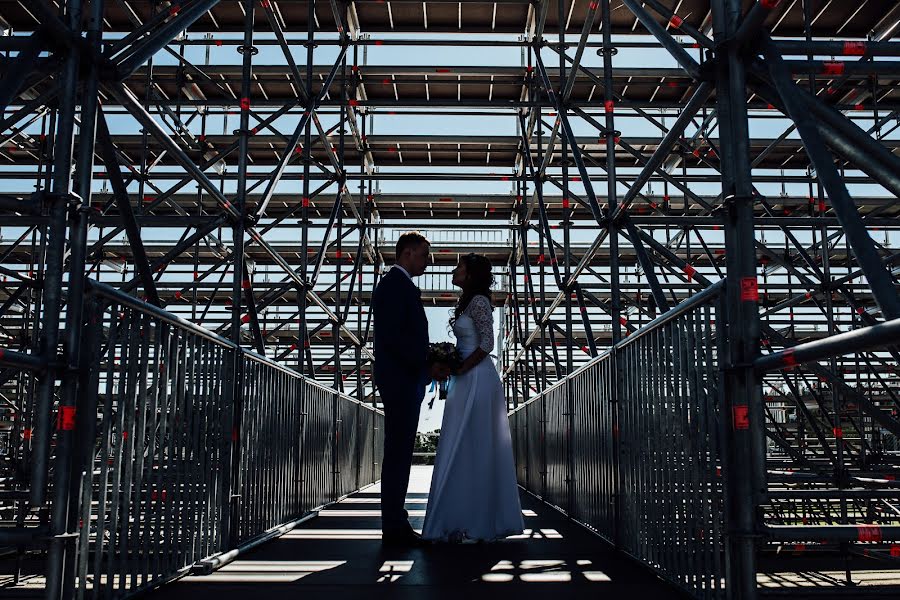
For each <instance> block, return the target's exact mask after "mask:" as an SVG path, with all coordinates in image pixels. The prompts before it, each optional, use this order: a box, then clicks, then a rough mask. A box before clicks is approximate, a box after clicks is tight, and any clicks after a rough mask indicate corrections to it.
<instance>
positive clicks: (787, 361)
mask: <svg viewBox="0 0 900 600" xmlns="http://www.w3.org/2000/svg"><path fill="white" fill-rule="evenodd" d="M781 360H782V361H784V366H786V367H796V366H797V357H796V356H794V349H793V348H788V349H787V350H785V351H784V355H783V356H782V357H781Z"/></svg>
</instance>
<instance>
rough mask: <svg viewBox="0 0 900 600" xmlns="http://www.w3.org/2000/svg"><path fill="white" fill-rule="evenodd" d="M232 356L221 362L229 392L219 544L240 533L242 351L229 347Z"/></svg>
mask: <svg viewBox="0 0 900 600" xmlns="http://www.w3.org/2000/svg"><path fill="white" fill-rule="evenodd" d="M231 352H232V359H231V360H230V361H228V362H226V363H225V368H226V372H225V389H226V390H228V391H227V392H226V393H227V394H228V395H229V398H228V407H229V410H228V412H227V414H226V417H225V427H224V428H223V431H224V432H225V452H224V453H223V459H224V460H223V461H222V462H223V464H222V501H223V503H224V506H223V507H222V513H221V514H222V516H221V519H222V522H221V525H220V526H221V543H222V544H223V546H224V547H223V548H221V550H227V549H229V548H235V547H237V545H238V544H239V542H240V534H241V527H240V526H241V505H242V503H241V496H242V492H243V477H242V469H241V451H242V445H241V437H242V436H241V426H242V421H243V411H244V409H243V404H244V369H243V362H244V361H243V360H242V358H243V351H242V350H241V349H240V347H236V348H234V349H233V350H232V351H231Z"/></svg>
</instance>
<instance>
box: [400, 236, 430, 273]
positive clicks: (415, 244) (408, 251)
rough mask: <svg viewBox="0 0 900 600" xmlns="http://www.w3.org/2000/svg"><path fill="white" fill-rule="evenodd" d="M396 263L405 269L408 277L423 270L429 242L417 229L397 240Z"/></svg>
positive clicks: (428, 254)
mask: <svg viewBox="0 0 900 600" xmlns="http://www.w3.org/2000/svg"><path fill="white" fill-rule="evenodd" d="M396 251H397V254H396V256H397V264H398V265H400V266H401V267H403V268H404V269H406V272H407V273H409V275H410V277H418V276H419V275H421V274H422V273H424V272H425V267H427V266H428V263H429V257H430V255H431V242H429V241H428V238H426V237H425V236H424V235H422V234H421V233H419V232H418V231H409V232H407V233H404V234H403V235H401V236H400V239H398V240H397V248H396Z"/></svg>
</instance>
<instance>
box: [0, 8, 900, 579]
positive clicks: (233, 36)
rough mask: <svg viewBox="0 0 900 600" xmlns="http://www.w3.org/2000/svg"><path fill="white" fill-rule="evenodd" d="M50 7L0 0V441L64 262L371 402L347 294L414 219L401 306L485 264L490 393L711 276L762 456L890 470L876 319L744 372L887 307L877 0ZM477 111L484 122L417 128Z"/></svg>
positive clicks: (52, 362) (387, 255)
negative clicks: (835, 340)
mask: <svg viewBox="0 0 900 600" xmlns="http://www.w3.org/2000/svg"><path fill="white" fill-rule="evenodd" d="M69 3H70V4H69V6H70V8H71V7H80V8H79V10H81V9H83V13H82V14H80V15H79V16H80V18H77V19H73V18H72V17H71V14H72V13H71V10H70V11H69V12H68V13H67V12H66V11H64V10H62V8H61V7H60V4H66V3H60V2H53V3H50V2H46V1H45V0H38V1H36V2H28V1H24V0H19V1H15V2H4V3H0V26H2V27H3V28H4V29H5V33H6V35H4V36H2V37H0V50H2V51H3V56H2V57H0V74H2V80H0V110H2V112H0V118H2V121H0V123H2V125H0V136H2V139H0V234H2V235H0V274H2V277H3V281H2V283H0V347H2V348H4V350H3V351H2V352H3V353H0V367H2V368H0V386H2V387H0V394H2V397H0V399H2V400H4V403H3V404H0V421H5V422H7V423H9V424H10V425H9V426H8V427H7V429H6V430H8V431H10V438H9V439H11V440H12V439H14V438H15V440H14V441H12V442H9V445H10V447H11V448H13V450H11V451H10V454H11V455H16V456H19V455H22V456H24V455H25V454H27V453H25V449H26V448H27V447H30V446H29V444H27V443H25V442H23V441H21V439H20V438H21V436H22V435H23V433H22V432H23V431H24V430H27V431H28V432H29V433H28V435H29V438H28V439H29V440H30V439H31V437H30V436H31V432H32V426H34V427H35V432H38V433H36V438H35V439H36V441H35V444H36V445H37V444H38V443H40V444H45V445H47V444H49V439H50V433H47V432H43V433H40V430H39V428H37V426H35V425H34V423H27V424H26V423H24V422H23V420H22V419H19V420H14V419H12V418H6V419H4V418H3V415H10V414H16V413H19V414H22V413H25V414H32V413H36V412H40V411H45V412H46V411H49V410H50V408H51V407H53V406H56V404H55V403H56V402H62V403H63V404H64V403H65V397H66V396H65V394H63V393H60V394H57V392H56V391H55V389H56V388H54V385H56V383H57V382H58V381H59V382H61V383H60V389H63V390H68V389H70V387H71V386H70V385H69V384H72V385H75V384H73V383H72V382H71V381H69V380H67V379H66V377H69V378H72V377H75V376H74V375H72V374H68V375H67V374H66V373H68V372H67V371H65V369H64V368H63V367H62V366H61V365H63V364H64V363H63V362H60V360H57V358H58V357H57V353H58V352H59V353H61V355H62V356H63V357H64V358H66V359H67V360H70V361H71V360H74V358H73V355H72V349H73V348H78V347H79V345H80V337H79V336H80V333H79V332H80V320H81V315H82V310H83V309H82V306H81V300H80V297H81V291H82V289H81V287H80V285H79V284H78V283H77V282H79V281H81V280H82V279H83V277H82V275H83V274H87V275H88V278H89V279H90V280H99V281H101V282H103V283H105V284H109V285H111V286H113V287H115V288H118V289H119V290H121V291H124V292H126V293H128V294H132V295H134V296H136V297H138V298H140V299H141V300H142V301H145V302H148V303H149V304H151V305H155V306H158V307H162V308H165V309H166V310H167V311H170V312H171V313H173V314H175V315H177V316H179V317H182V318H184V319H187V320H189V321H191V322H193V323H196V324H198V325H200V326H202V327H205V328H207V329H209V330H211V331H213V332H215V333H218V334H220V335H221V336H223V337H226V338H228V339H230V340H232V341H233V342H234V343H237V344H239V345H243V346H245V347H248V348H253V349H254V350H255V351H256V352H258V353H260V354H263V355H265V356H266V357H268V358H272V359H275V360H277V361H278V362H280V363H281V364H282V365H287V366H289V367H291V368H293V369H296V370H297V371H299V372H301V373H303V374H305V375H307V376H308V377H310V378H314V379H318V380H320V381H321V382H324V383H327V384H329V385H331V386H333V387H334V388H336V389H338V390H340V391H342V392H345V393H347V394H350V395H353V396H354V397H356V398H357V399H358V400H359V401H361V402H364V403H368V404H373V405H375V404H377V403H378V400H379V399H378V397H377V391H376V390H375V389H374V386H373V384H372V381H371V371H372V369H371V358H372V357H371V351H370V344H369V341H370V339H371V329H372V328H371V322H370V313H369V310H368V309H369V304H370V300H371V295H372V294H371V293H372V290H373V289H374V287H375V285H377V282H378V281H379V278H380V276H381V275H382V274H383V271H384V268H385V267H386V266H388V265H390V264H392V262H393V258H394V257H393V246H394V241H395V240H396V237H397V235H398V234H399V233H400V232H401V231H403V230H405V229H412V228H419V229H422V230H424V231H426V232H427V234H428V235H429V236H430V237H431V239H432V253H433V260H434V264H433V266H432V267H431V269H430V273H429V275H427V276H426V277H423V279H422V282H421V287H422V289H423V300H425V301H426V303H427V304H428V305H430V306H435V307H443V308H445V309H446V308H448V307H450V306H452V305H453V304H454V303H455V301H456V295H455V293H454V289H453V288H452V286H451V285H450V278H449V271H450V270H451V269H452V268H453V266H455V265H456V263H457V261H458V260H459V257H460V256H461V255H462V254H464V253H467V252H478V253H482V254H485V255H487V256H489V257H490V259H491V261H492V262H493V264H494V265H495V267H496V269H497V271H498V273H499V274H500V277H499V278H498V279H499V283H500V285H499V289H498V294H497V300H498V304H499V305H501V306H502V311H498V313H497V314H498V319H499V320H500V321H501V323H500V330H499V340H500V341H501V348H500V350H501V355H502V356H501V360H500V368H501V371H502V373H503V379H504V384H505V386H506V391H507V396H508V399H509V402H510V405H511V408H515V407H518V406H519V405H521V404H523V403H525V402H527V401H528V400H529V398H532V399H533V397H535V396H536V395H538V394H544V393H549V392H548V390H552V389H555V388H553V386H554V385H555V384H557V383H558V382H560V381H562V380H564V379H565V380H566V381H570V377H571V376H572V374H573V373H575V372H576V371H577V370H578V369H579V368H581V367H582V366H583V365H585V364H588V363H591V364H596V361H597V359H598V358H599V357H600V356H601V355H603V354H604V352H605V351H608V349H610V348H613V347H617V345H618V344H621V343H622V342H623V340H625V339H626V338H627V337H628V336H630V335H632V334H635V333H638V332H639V331H640V330H641V328H642V327H643V326H645V325H647V324H648V323H654V322H656V321H655V319H658V318H660V316H661V315H663V314H664V313H666V311H667V310H668V309H670V308H671V307H674V306H676V305H678V304H679V303H680V302H682V301H684V300H685V299H687V298H691V297H694V295H695V294H697V293H700V292H702V290H708V289H709V288H710V287H711V286H713V285H714V284H715V282H717V281H719V280H723V279H726V280H727V281H728V282H729V286H731V287H729V290H728V291H727V294H726V295H727V298H728V302H729V312H728V313H727V314H728V316H727V318H724V317H723V318H724V319H725V320H724V321H723V322H722V323H721V325H722V327H723V328H724V327H726V326H727V328H728V329H727V333H726V334H721V335H723V336H725V338H727V340H726V341H727V345H728V356H729V357H730V360H732V363H731V366H729V367H728V368H726V367H725V366H724V363H723V366H722V369H723V375H722V377H723V380H724V381H725V382H726V384H725V385H726V387H727V389H728V390H729V398H732V397H733V399H734V400H733V401H734V402H735V404H736V406H737V407H738V408H740V407H744V408H746V407H747V406H753V407H756V408H754V409H753V410H757V409H758V410H759V415H758V416H761V417H762V418H761V419H760V420H761V421H765V423H766V424H767V428H766V430H765V431H762V429H760V430H759V431H754V432H753V434H754V435H759V438H760V440H763V439H764V438H763V436H768V442H763V443H768V449H769V459H770V460H769V463H768V465H769V467H771V469H770V470H777V468H782V467H784V465H789V467H785V468H797V469H805V470H806V471H810V472H812V471H814V472H816V473H817V474H819V475H821V474H822V473H824V472H826V471H828V472H829V473H833V474H836V475H834V477H835V478H836V480H839V481H840V486H844V485H845V483H846V481H845V480H844V479H842V478H844V477H845V474H846V470H848V469H856V471H855V473H856V475H858V476H859V477H868V476H869V475H872V474H873V471H879V473H881V474H885V473H888V474H890V475H891V476H894V474H897V475H900V456H898V455H897V454H896V451H897V450H898V447H897V436H898V434H900V419H898V418H897V412H898V410H900V397H898V395H900V394H898V390H900V370H898V366H897V365H898V357H900V350H898V348H897V347H896V346H890V345H888V346H887V347H884V348H880V349H877V350H871V351H868V350H867V351H865V352H863V351H859V352H855V353H851V354H847V355H846V356H837V357H833V358H829V360H828V362H827V365H825V366H824V367H823V366H821V365H819V366H817V367H815V368H810V370H809V371H805V372H800V371H799V370H798V371H795V372H793V375H792V376H786V375H784V374H783V373H782V372H775V373H765V374H764V373H756V372H755V371H754V372H752V373H751V371H753V369H752V364H753V361H754V360H757V359H759V356H760V355H761V354H763V355H768V353H770V352H771V353H775V355H777V356H781V355H779V354H777V353H778V351H786V350H789V349H790V348H792V347H794V346H795V345H796V344H802V343H805V342H811V341H815V340H826V341H827V339H826V338H831V337H832V336H834V335H837V334H840V333H841V332H848V331H849V332H852V331H857V330H858V331H861V332H868V331H870V329H869V328H870V327H871V326H874V325H878V324H882V323H885V322H891V321H895V320H896V319H897V318H898V317H900V314H898V310H900V300H898V299H897V290H898V289H900V284H898V281H900V252H898V251H897V248H896V245H897V243H898V242H900V156H898V153H900V85H898V83H900V61H898V60H895V59H896V57H898V56H900V42H897V41H895V40H896V38H897V36H898V35H900V5H898V4H897V3H896V2H894V1H888V0H863V1H860V2H833V1H817V0H809V1H803V0H791V1H783V2H778V1H772V0H768V1H756V0H745V1H743V2H737V1H734V0H721V1H714V2H710V1H701V0H665V1H663V0H652V1H647V2H636V1H633V0H623V1H621V2H619V1H614V2H609V1H608V0H601V1H586V0H572V1H565V2H562V3H560V2H557V1H548V0H542V1H531V0H528V1H517V0H508V1H498V2H481V1H471V2H444V1H437V2H431V1H429V2H421V1H420V2H412V1H409V2H407V1H396V0H395V1H390V2H384V1H374V0H373V1H365V0H357V1H352V2H346V1H336V0H332V1H320V2H312V3H310V2H305V1H304V2H301V1H293V0H241V1H235V0H229V1H224V0H223V1H221V2H216V1H213V0H191V1H185V2H179V1H177V0H176V1H168V2H167V1H162V2H157V1H137V0H105V1H103V2H101V1H99V0H93V1H92V2H86V3H85V6H84V7H81V2H76V1H74V0H69ZM98 7H99V8H98ZM92 11H93V12H92ZM726 13H727V14H729V15H731V16H732V17H735V23H737V22H740V23H741V27H740V28H739V29H736V30H735V31H730V33H729V34H728V35H727V36H726V35H725V34H724V33H723V31H724V29H723V26H722V25H721V24H719V23H718V22H717V19H718V18H722V19H724V18H725V17H719V16H718V15H721V14H726ZM738 17H740V19H742V20H739V19H738ZM70 21H71V22H70ZM73 30H74V31H75V32H76V33H74V34H73ZM462 48H466V49H475V51H477V52H480V53H483V55H484V56H485V60H484V61H483V62H479V64H478V65H477V66H471V65H469V66H464V65H463V64H461V63H463V62H465V61H462V60H458V59H457V55H455V54H454V52H455V51H456V52H458V51H459V50H460V49H462ZM384 49H393V50H399V51H402V52H404V53H406V54H405V55H404V54H398V53H394V54H391V57H392V58H393V57H395V56H404V57H405V58H408V62H407V63H405V64H404V63H397V62H393V61H390V62H386V63H385V64H379V63H376V61H375V60H370V57H375V55H376V53H377V52H379V51H381V50H384ZM501 51H511V52H512V55H513V56H515V57H516V58H517V59H518V58H520V59H521V60H516V61H513V62H516V64H509V61H507V62H506V63H503V62H502V61H501V60H500V59H498V58H496V57H497V56H499V55H500V53H501ZM416 52H421V56H425V57H427V59H428V60H431V58H432V57H433V58H434V59H435V60H434V62H433V63H431V64H427V65H422V64H416V63H420V62H422V60H421V56H416V55H415V54H416ZM226 54H227V55H228V57H229V58H223V57H225V56H226ZM73 55H74V56H75V58H72V57H73ZM210 57H212V58H210ZM634 57H644V61H643V62H641V63H640V64H637V65H636V64H633V63H635V62H636V60H635V58H634ZM626 59H627V60H626ZM469 62H472V61H471V60H470V61H469ZM647 63H650V64H647ZM657 63H658V64H657ZM98 102H99V105H98ZM95 115H98V116H97V117H96V119H95ZM475 118H490V119H496V122H498V123H501V124H502V125H498V127H497V131H493V130H487V129H490V128H487V127H486V130H485V131H480V132H477V133H474V134H473V133H472V132H453V133H447V129H446V128H439V127H437V126H435V124H436V123H438V122H439V121H442V120H446V121H447V122H450V121H453V120H460V121H463V120H467V119H475ZM95 122H96V125H95ZM610 149H613V150H612V151H610ZM751 280H752V281H751ZM72 282H75V283H72ZM736 282H741V284H742V285H743V284H744V282H746V285H747V287H746V290H745V295H744V296H741V295H740V291H739V290H738V287H737V283H736ZM735 290H738V291H735ZM757 290H758V293H757ZM748 298H749V300H748ZM73 299H75V300H74V305H73V303H72V302H73ZM73 311H74V312H73ZM442 312H443V311H442ZM73 315H74V317H73ZM713 324H714V323H711V324H710V326H711V327H712V325H713ZM716 331H719V330H716ZM866 335H868V334H866ZM721 339H722V338H720V341H721ZM723 352H724V350H723ZM4 353H5V354H4ZM4 356H5V358H4ZM74 356H75V357H77V352H75V353H74ZM36 357H37V358H36ZM48 357H49V358H48ZM41 361H43V362H41ZM816 364H817V363H816ZM823 364H824V363H823ZM23 365H24V366H23ZM826 367H827V368H826ZM32 371H34V373H32ZM48 382H49V383H48ZM67 386H69V387H67ZM75 388H77V385H76V386H75ZM75 388H72V389H75ZM66 393H68V392H66ZM58 395H59V396H61V397H62V398H63V400H58V399H57V396H58ZM826 399H827V402H826ZM832 400H833V401H834V404H832ZM727 402H729V403H730V402H732V400H731V399H729V400H728V401H727ZM850 405H852V406H853V409H850V408H848V406H850ZM727 406H728V407H730V406H731V405H730V404H727ZM41 414H43V413H41ZM46 414H50V413H49V412H46ZM29 418H32V417H29ZM842 423H843V425H842ZM845 429H846V431H847V432H849V431H851V429H852V430H853V431H854V436H853V441H852V442H851V441H847V442H843V441H839V440H843V439H844V437H843V436H844V433H843V432H844V430H845ZM3 431H4V430H0V433H2V432H3ZM813 432H814V433H813ZM736 435H737V436H738V437H737V439H739V440H744V441H739V442H736V443H737V445H738V446H740V444H745V446H741V447H742V448H743V451H745V452H746V453H745V454H743V455H741V456H743V457H744V458H747V456H748V455H749V454H747V453H749V452H750V451H749V450H747V448H749V445H750V443H751V442H747V441H746V439H745V438H743V437H740V436H742V435H744V432H738V433H737V434H736ZM746 435H751V434H750V433H747V434H746ZM16 436H19V437H18V438H17V437H16ZM848 437H849V434H848ZM845 443H846V444H847V446H846V448H844V449H843V450H842V453H841V458H840V459H838V458H835V456H834V454H833V453H832V450H831V448H832V447H833V446H840V445H842V444H845ZM48 447H49V446H48ZM842 447H843V446H842ZM888 450H891V451H893V452H894V454H890V453H888V452H887V451H888ZM48 452H49V451H48V450H46V448H45V451H44V455H43V457H42V458H40V457H39V458H38V459H35V460H34V462H33V463H31V464H30V467H29V468H31V469H32V472H33V473H43V475H41V477H44V480H43V481H46V473H47V470H46V466H47V461H48V458H47V456H48ZM845 454H846V457H844V455H845ZM873 455H877V456H878V457H879V460H880V461H881V462H877V464H876V466H874V467H872V468H871V469H870V467H871V463H872V461H873V460H874V459H872V456H873ZM731 458H732V459H733V458H734V457H731ZM756 458H759V457H758V456H756ZM826 459H827V460H826ZM748 460H749V459H748ZM754 460H755V459H754ZM41 461H43V462H41ZM757 462H759V461H757ZM762 462H765V461H762ZM35 465H36V466H35ZM811 465H812V466H811ZM822 465H825V466H822ZM757 466H759V465H757ZM764 466H765V465H763V466H762V467H760V469H761V470H762V469H763V468H764ZM779 473H781V471H779ZM875 475H878V473H875ZM754 476H755V475H754ZM879 476H880V475H879ZM761 478H762V476H759V477H758V478H757V479H756V480H754V481H755V483H756V484H757V485H759V486H760V487H761V488H762V489H763V491H765V482H762V483H760V481H759V479H761ZM751 479H752V478H751ZM41 481H42V480H40V479H38V482H41ZM771 481H772V482H776V483H780V482H778V481H777V477H773V479H772V480H771ZM879 481H881V480H879ZM884 481H888V480H887V479H884ZM747 485H748V486H750V485H751V484H747ZM835 485H837V484H835ZM892 486H893V484H891V485H887V486H886V487H888V488H890V487H892ZM741 489H742V491H743V492H746V495H747V496H748V497H750V496H752V495H753V494H754V493H756V492H753V491H752V490H750V491H748V490H747V489H744V488H741ZM841 489H843V487H842V488H841ZM842 502H844V503H846V498H844V499H843V500H842ZM742 506H743V505H742ZM755 506H756V508H760V506H761V503H757V504H756V505H755ZM797 506H800V503H799V501H798V503H797V504H796V505H795V506H794V508H796V507H797ZM744 508H746V506H744ZM770 508H771V507H770ZM844 508H846V507H844ZM804 510H805V509H804ZM817 510H819V512H818V513H816V514H817V518H820V519H821V520H822V521H823V522H829V523H830V522H831V521H829V519H832V520H834V519H836V517H834V515H835V514H836V512H840V511H839V510H837V509H835V507H834V505H825V506H820V507H819V508H818V509H817ZM760 511H762V509H761V508H760ZM797 511H800V509H797ZM762 512H764V511H762ZM812 512H816V511H812ZM895 512H896V511H895ZM776 513H777V511H776V510H775V509H771V510H770V511H769V512H768V513H766V515H767V518H770V517H771V518H772V519H775V517H773V516H772V515H775V514H776ZM798 514H799V512H798ZM823 515H824V516H823ZM779 518H780V517H779ZM841 518H843V519H844V520H843V521H841V522H842V523H846V521H847V519H846V518H845V516H842V517H841ZM894 520H895V521H896V518H894ZM744 533H746V532H744ZM741 535H743V534H741ZM751 537H752V536H750V535H749V534H747V535H746V536H745V537H743V538H742V539H741V540H740V543H743V544H750V545H752V541H751V540H750V538H751ZM745 547H746V546H745ZM843 550H847V548H843ZM879 550H880V551H883V550H884V548H879ZM751 570H752V569H751Z"/></svg>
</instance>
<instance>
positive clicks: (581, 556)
mask: <svg viewBox="0 0 900 600" xmlns="http://www.w3.org/2000/svg"><path fill="white" fill-rule="evenodd" d="M430 480H431V467H414V468H413V477H412V481H411V482H410V493H409V495H408V496H407V509H408V510H410V515H411V517H412V521H413V526H414V527H417V528H419V529H421V526H422V521H423V519H424V515H425V503H426V499H427V496H428V486H429V482H430ZM522 509H523V511H524V513H525V527H526V528H527V530H526V532H525V534H524V535H522V536H520V537H519V538H513V539H510V540H507V541H506V542H502V543H498V544H483V545H464V546H449V545H440V546H429V547H426V548H416V549H410V550H403V549H400V550H382V548H381V541H380V530H379V489H378V486H377V485H376V486H373V487H370V488H368V489H366V490H364V491H362V492H358V493H356V494H353V495H352V496H350V497H349V498H346V499H345V500H343V501H342V502H341V503H339V504H337V505H335V506H332V507H330V508H329V509H327V510H324V511H322V512H321V513H320V514H319V516H318V517H316V518H314V519H312V520H310V521H307V522H306V523H304V524H303V525H301V526H300V527H298V528H297V529H295V530H293V531H292V532H290V533H288V534H286V535H284V536H282V537H281V538H279V539H277V540H274V541H272V542H270V543H268V544H265V545H263V546H261V547H260V548H258V549H256V550H255V551H253V552H251V553H248V554H247V555H246V556H244V557H241V558H240V560H237V561H235V562H233V563H231V564H230V565H227V566H225V567H224V568H222V569H221V570H219V571H217V572H215V573H213V574H211V575H207V576H192V577H187V578H184V579H182V580H180V581H178V582H176V583H173V584H170V585H168V586H164V587H163V588H162V589H160V590H158V591H156V592H154V593H152V594H150V595H149V596H148V598H150V599H152V600H182V599H183V600H238V599H241V600H244V599H246V598H248V597H249V598H250V600H263V599H264V600H281V599H287V598H291V599H296V598H334V599H335V600H336V599H337V598H342V599H343V598H366V599H367V600H375V599H381V598H385V599H387V598H390V599H391V600H403V599H407V598H409V599H413V598H415V599H416V600H421V599H424V598H429V599H430V598H451V597H452V598H458V599H459V600H475V599H476V598H489V597H490V598H495V599H497V600H499V599H500V598H510V597H515V598H517V599H522V600H527V599H531V598H553V599H554V600H559V599H562V598H579V599H581V598H590V597H598V598H604V600H614V599H618V598H628V599H630V600H636V599H637V598H653V599H654V600H657V599H659V600H661V599H667V598H681V597H682V596H681V595H680V594H679V593H678V592H676V591H674V590H673V589H672V588H670V587H669V586H667V585H666V584H664V583H662V581H660V580H659V579H657V578H656V577H655V576H654V575H652V574H651V573H649V572H648V571H647V570H645V569H643V568H640V567H638V566H637V565H635V564H634V563H632V562H630V561H629V560H627V559H625V558H622V557H620V556H616V555H615V554H614V553H613V552H612V551H611V550H610V549H609V548H608V547H606V545H605V544H604V543H603V542H602V541H601V540H600V539H599V538H597V537H596V536H594V535H592V534H591V533H589V532H587V531H585V530H584V529H582V528H580V527H578V526H577V525H574V524H572V523H571V522H569V521H568V520H567V519H566V518H565V517H563V516H562V515H560V514H559V513H557V512H556V511H554V510H552V509H550V508H548V507H546V506H545V505H543V504H542V503H541V502H539V501H537V500H535V499H534V498H532V497H530V496H528V495H526V494H524V493H523V495H522ZM498 594H499V595H498Z"/></svg>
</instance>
